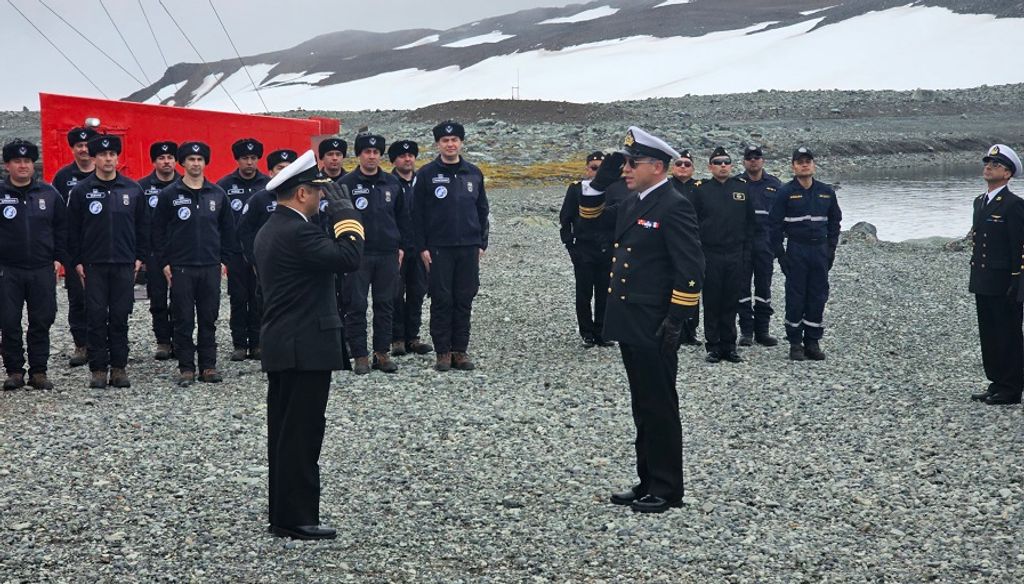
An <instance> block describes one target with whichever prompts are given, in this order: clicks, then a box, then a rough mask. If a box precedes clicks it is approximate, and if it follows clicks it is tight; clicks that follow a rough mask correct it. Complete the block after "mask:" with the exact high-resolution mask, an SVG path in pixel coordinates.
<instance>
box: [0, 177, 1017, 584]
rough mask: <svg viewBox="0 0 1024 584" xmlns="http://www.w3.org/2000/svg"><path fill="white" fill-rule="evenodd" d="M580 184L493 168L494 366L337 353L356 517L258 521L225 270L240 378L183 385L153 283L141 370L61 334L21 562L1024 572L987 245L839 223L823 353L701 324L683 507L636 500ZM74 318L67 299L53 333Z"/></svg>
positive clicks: (28, 406) (256, 422)
mask: <svg viewBox="0 0 1024 584" xmlns="http://www.w3.org/2000/svg"><path fill="white" fill-rule="evenodd" d="M563 192H564V189H562V188H556V187H550V188H546V189H517V190H494V191H492V192H491V200H492V207H493V215H494V227H493V230H492V237H491V240H492V247H491V249H490V250H489V251H488V253H487V255H486V256H485V258H484V262H483V266H482V270H481V278H482V283H481V284H482V285H481V293H480V296H479V297H478V299H477V302H476V304H475V310H474V329H473V333H474V337H473V342H472V345H471V352H472V353H473V355H474V357H475V360H476V361H477V364H478V369H477V370H476V371H474V372H469V373H464V372H452V373H447V374H441V373H437V372H434V371H433V370H432V369H431V368H430V365H431V360H430V359H429V358H425V357H415V356H406V357H401V358H399V359H398V363H399V365H400V367H401V370H400V371H399V372H398V374H396V375H394V376H387V377H385V376H384V375H383V374H379V373H376V372H375V373H373V374H371V375H368V376H365V377H358V378H357V377H356V376H354V375H351V374H348V373H338V374H336V375H335V378H334V385H333V392H332V396H331V401H330V403H329V406H328V413H327V418H328V422H327V437H326V440H325V444H324V450H323V455H322V459H321V462H322V465H321V473H322V477H323V481H324V493H323V498H322V505H321V508H322V514H323V520H324V521H325V522H326V523H329V524H331V525H333V526H335V527H337V528H338V530H339V537H338V539H337V540H334V541H329V542H319V543H299V542H289V541H285V540H280V539H276V538H273V537H271V536H269V535H268V534H267V533H266V531H265V523H266V519H265V517H266V502H265V501H266V486H265V481H266V467H265V465H266V455H265V444H266V442H265V440H266V438H265V432H266V429H265V428H266V425H265V407H264V399H265V391H266V390H265V380H264V377H263V376H262V375H261V374H260V373H259V368H258V365H256V364H255V363H253V362H245V363H231V362H228V360H227V358H226V357H227V350H228V347H229V345H230V344H229V342H228V339H229V335H228V330H227V314H228V308H227V298H226V295H225V297H224V301H223V303H222V309H221V319H220V324H221V327H220V330H219V332H218V335H219V340H220V343H221V344H220V346H221V358H222V359H221V365H222V367H223V370H224V373H225V377H226V380H225V382H224V383H222V384H220V385H206V384H197V385H196V386H194V387H192V388H189V389H185V390H183V389H180V388H177V387H176V386H174V385H173V384H172V382H171V374H172V372H173V369H174V367H173V365H169V364H166V363H157V362H155V361H153V360H152V359H150V358H149V355H150V352H151V350H152V339H151V333H150V330H149V325H148V323H149V315H148V313H147V311H146V306H145V304H144V301H143V302H140V303H138V304H137V305H136V307H135V311H134V313H133V315H132V321H131V323H132V328H131V342H132V353H131V354H132V361H131V363H130V365H129V372H130V374H131V375H132V378H133V387H132V388H131V389H127V390H88V389H85V385H86V373H85V372H84V371H82V370H81V369H76V370H68V369H67V368H66V366H65V365H64V362H63V360H62V359H60V358H56V357H55V358H54V359H52V361H51V365H52V367H51V372H50V373H51V376H52V377H53V379H54V381H55V382H56V383H57V385H58V390H57V391H52V392H37V391H16V392H4V393H2V394H0V427H2V435H3V437H4V439H3V440H0V484H2V485H3V488H2V489H0V581H3V582H12V583H13V582H34V581H48V582H86V581H88V582H114V581H125V580H129V581H161V582H191V581H208V580H217V581H244V582H280V581H292V582H311V581H322V582H339V581H358V582H523V581H534V582H547V581H556V582H565V581H577V582H622V581H649V582H711V581H715V582H735V583H740V582H794V581H802V582H818V581H830V582H864V581H896V582H920V581H939V582H968V581H970V582H993V583H1002V582H1012V581H1021V580H1024V553H1022V552H1021V549H1020V545H1019V537H1020V533H1021V532H1022V530H1024V502H1022V501H1024V454H1022V451H1021V448H1020V444H1021V440H1022V439H1024V424H1022V420H1024V418H1022V415H1021V407H1020V406H1012V407H991V406H984V405H978V404H975V403H971V402H970V401H969V400H968V395H969V394H970V393H971V392H972V391H976V390H977V389H979V388H980V387H981V386H982V382H983V381H984V374H983V372H982V368H981V359H980V353H979V349H978V343H977V327H976V321H975V318H974V306H973V299H972V298H971V297H970V295H969V294H968V293H967V267H968V259H969V256H968V253H967V252H965V251H947V250H944V249H943V248H942V247H941V246H936V245H930V246H925V247H921V246H915V245H908V244H896V243H888V242H881V243H877V244H869V243H867V242H865V241H861V240H860V239H858V238H857V237H848V238H844V239H845V241H847V243H844V244H843V245H841V246H840V248H839V253H838V258H837V261H836V266H835V268H834V270H833V272H832V297H831V300H830V303H829V305H828V308H827V311H826V317H825V320H826V324H827V326H828V329H827V331H826V336H825V340H824V342H823V348H824V350H825V351H826V352H828V360H827V361H825V362H822V363H792V362H789V361H787V360H786V359H785V352H784V351H783V349H781V348H763V347H755V348H751V349H748V350H745V351H743V355H744V356H745V358H746V361H745V362H744V363H742V364H738V365H731V364H719V365H709V364H706V363H704V361H703V359H702V352H701V350H700V349H692V348H684V349H683V350H682V352H681V355H680V375H679V388H680V410H681V415H682V420H683V427H684V458H685V469H686V481H687V482H686V498H685V499H684V506H683V508H682V509H679V510H673V511H671V512H669V513H666V514H664V515H661V516H656V517H648V516H638V515H634V514H631V513H629V512H628V511H626V510H623V509H622V508H619V507H614V506H612V505H610V504H608V503H607V502H606V497H607V494H608V493H609V492H611V491H612V490H613V489H619V488H622V487H624V486H627V485H629V484H631V481H632V480H633V478H634V477H633V470H632V466H631V465H632V464H633V452H632V443H631V441H632V422H631V418H630V415H629V397H628V392H627V390H626V380H625V374H624V372H623V370H622V366H621V363H620V359H619V355H618V352H617V350H614V349H597V348H594V349H583V348H582V347H581V345H580V343H579V339H578V337H577V335H576V332H575V328H574V316H573V310H572V268H571V265H570V263H569V260H568V257H567V255H566V253H565V252H564V249H563V248H562V247H561V245H560V244H559V240H558V230H557V226H556V224H555V222H556V217H557V214H556V213H554V212H552V208H557V206H558V204H559V203H560V200H561V195H562V193H563ZM782 284H783V281H782V277H781V275H779V274H777V277H776V279H775V291H774V294H775V297H776V299H777V304H778V307H777V308H778V309H780V310H781V308H782V297H783V295H782ZM65 318H66V313H65V312H64V304H63V302H62V303H61V311H60V314H58V319H57V320H58V324H57V325H55V327H54V352H55V353H56V352H58V351H65V350H67V349H68V347H69V344H70V340H69V335H68V333H67V331H66V327H65V326H63V323H64V321H65ZM781 329H782V326H781V315H776V317H775V318H774V320H773V332H774V333H776V334H781V332H782V330H781Z"/></svg>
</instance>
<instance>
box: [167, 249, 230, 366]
mask: <svg viewBox="0 0 1024 584" xmlns="http://www.w3.org/2000/svg"><path fill="white" fill-rule="evenodd" d="M219 314H220V264H216V265H213V266H171V322H172V323H173V326H174V355H175V356H176V357H177V358H178V370H179V371H193V372H194V371H196V361H195V358H196V351H197V350H198V352H199V371H203V370H204V369H213V368H215V367H216V366H217V316H218V315H219ZM196 320H198V321H199V334H197V335H196V341H197V342H195V343H193V342H192V332H193V331H194V330H195V328H196Z"/></svg>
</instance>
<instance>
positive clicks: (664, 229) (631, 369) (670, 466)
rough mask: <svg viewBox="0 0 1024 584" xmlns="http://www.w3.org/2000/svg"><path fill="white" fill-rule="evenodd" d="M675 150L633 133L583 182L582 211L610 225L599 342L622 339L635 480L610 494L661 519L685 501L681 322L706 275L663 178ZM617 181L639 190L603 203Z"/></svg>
mask: <svg viewBox="0 0 1024 584" xmlns="http://www.w3.org/2000/svg"><path fill="white" fill-rule="evenodd" d="M678 157H679V153H678V152H676V151H675V150H673V149H672V147H671V146H669V145H668V144H666V143H665V141H664V140H661V139H660V138H658V137H656V136H652V135H651V134H649V133H647V132H645V131H643V130H641V129H640V128H637V127H635V126H633V127H630V128H629V131H628V132H626V137H625V140H624V142H623V148H622V150H620V151H618V152H615V153H613V154H610V155H608V156H606V157H605V159H604V160H603V161H602V162H601V166H600V168H599V169H598V171H597V175H596V176H595V177H594V179H593V180H591V181H583V183H584V184H583V189H582V195H583V196H581V197H580V214H581V215H585V216H587V217H594V218H599V219H600V220H606V221H611V222H613V223H614V224H615V228H614V231H613V236H614V237H613V243H612V250H613V256H612V268H611V274H610V280H611V281H610V283H609V287H608V302H607V308H606V311H605V318H604V331H603V335H602V336H603V338H605V339H608V340H612V341H618V342H619V348H620V350H621V352H622V363H623V365H624V366H625V369H626V375H627V376H628V378H629V393H630V398H631V399H630V402H631V405H632V410H633V420H634V421H635V423H636V442H635V445H636V458H637V461H636V468H637V474H638V475H639V479H640V482H639V484H637V485H635V486H634V487H632V488H631V489H629V490H628V491H626V492H624V493H616V494H614V495H612V497H611V501H612V503H614V504H616V505H630V506H631V507H632V509H633V510H634V511H637V512H641V513H661V512H664V511H666V510H668V509H669V508H671V507H678V506H680V505H681V501H682V497H683V453H682V427H681V425H680V422H679V397H678V394H677V392H676V371H677V368H678V357H677V351H678V349H679V342H680V338H679V337H680V334H681V332H682V328H683V322H684V321H685V320H686V319H687V318H688V317H692V316H693V315H695V313H696V311H697V303H698V300H699V298H700V291H701V285H702V282H703V279H704V255H703V254H702V253H701V247H700V240H699V238H698V231H697V218H696V215H695V213H694V210H693V205H692V204H691V203H690V202H689V201H688V200H687V199H686V198H685V197H684V196H683V195H681V194H680V193H679V192H677V191H676V190H675V189H674V188H673V187H672V183H671V182H669V180H668V166H669V162H670V161H671V160H672V159H674V158H678ZM620 174H621V175H623V177H624V179H625V181H626V186H627V187H628V188H629V190H630V191H631V192H633V193H635V194H633V195H630V196H627V197H626V198H625V199H624V200H623V201H622V202H621V203H619V204H615V205H607V206H606V201H605V197H604V191H605V190H606V189H607V188H608V186H609V185H610V184H612V183H613V182H614V181H616V180H618V179H619V176H620Z"/></svg>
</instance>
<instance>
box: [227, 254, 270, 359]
mask: <svg viewBox="0 0 1024 584" xmlns="http://www.w3.org/2000/svg"><path fill="white" fill-rule="evenodd" d="M227 266H228V300H229V301H230V302H231V315H230V316H229V317H228V326H230V327H231V344H232V345H233V346H234V347H235V348H236V349H257V348H259V346H260V318H261V317H262V314H263V311H262V310H261V308H262V307H261V306H260V299H259V294H258V290H259V281H258V280H257V279H256V272H254V271H253V269H252V266H250V265H249V264H248V263H246V261H245V259H244V258H243V257H242V256H241V255H237V256H233V257H232V258H231V259H230V260H229V261H228V264H227Z"/></svg>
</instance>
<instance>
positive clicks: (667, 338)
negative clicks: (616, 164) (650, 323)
mask: <svg viewBox="0 0 1024 584" xmlns="http://www.w3.org/2000/svg"><path fill="white" fill-rule="evenodd" d="M605 160H607V158H606V159H605ZM682 332H683V319H680V318H678V317H675V316H673V315H669V316H666V317H665V320H663V321H661V325H660V326H659V327H658V330H657V331H656V332H655V333H654V334H655V336H657V337H658V338H659V339H661V354H662V355H666V356H668V355H674V354H675V353H676V352H677V351H679V336H680V335H681V334H682Z"/></svg>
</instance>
